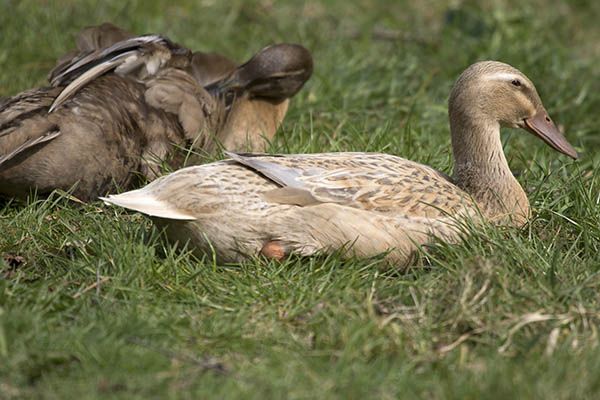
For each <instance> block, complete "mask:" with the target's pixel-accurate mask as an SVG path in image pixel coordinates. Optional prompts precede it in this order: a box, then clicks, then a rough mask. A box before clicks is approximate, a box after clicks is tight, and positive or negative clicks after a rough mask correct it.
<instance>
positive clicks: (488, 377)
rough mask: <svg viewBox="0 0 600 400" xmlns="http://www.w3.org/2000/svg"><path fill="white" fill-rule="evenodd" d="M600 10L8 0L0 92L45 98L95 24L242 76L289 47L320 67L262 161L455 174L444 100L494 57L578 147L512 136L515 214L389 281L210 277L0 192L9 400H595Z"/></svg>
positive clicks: (177, 254)
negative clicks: (242, 67)
mask: <svg viewBox="0 0 600 400" xmlns="http://www.w3.org/2000/svg"><path fill="white" fill-rule="evenodd" d="M555 3H556V4H555ZM598 18H600V3H599V2H597V1H586V0H579V1H574V2H569V3H567V2H564V3H563V4H560V3H558V2H553V3H552V4H551V3H550V2H546V1H544V0H535V1H532V2H522V1H517V0H499V1H494V2H491V1H490V2H488V3H485V4H482V3H481V2H470V1H451V2H447V3H446V2H436V1H431V0H429V1H422V2H416V1H389V2H383V1H381V2H378V1H375V0H362V1H355V2H348V1H343V0H333V1H330V2H318V1H305V2H300V1H298V2H292V1H289V2H274V1H271V0H262V1H251V2H248V1H242V0H239V1H231V2H228V1H216V0H202V1H199V0H185V1H179V2H174V1H168V0H144V1H142V0H139V1H123V0H110V1H103V2H96V1H92V0H83V1H67V0H57V1H38V0H0V27H1V28H0V96H9V95H12V94H15V93H18V92H19V91H22V90H25V89H27V88H30V87H34V86H39V85H44V84H45V79H46V73H47V71H48V70H49V69H50V68H51V66H52V65H53V64H54V62H55V60H56V58H57V57H58V56H59V55H61V54H63V53H64V52H66V51H68V50H70V49H71V48H72V47H73V43H74V40H73V38H74V34H75V33H76V32H77V31H78V30H79V29H81V28H82V27H85V26H88V25H92V24H96V23H100V22H103V21H111V22H113V23H115V24H117V25H121V26H123V27H125V28H128V29H129V30H131V31H134V32H138V33H148V32H158V33H164V34H166V35H168V36H169V37H170V38H172V39H173V40H175V41H177V42H180V43H182V44H184V45H186V46H188V47H190V48H193V49H197V50H218V51H220V52H222V53H224V54H226V55H228V56H231V57H233V58H235V59H237V60H240V61H241V60H244V59H245V58H247V57H249V56H250V55H251V54H252V53H254V52H256V51H257V50H259V49H260V48H261V47H263V46H264V45H266V44H269V43H273V42H278V41H291V42H298V43H302V44H304V45H305V46H306V47H308V48H309V49H310V50H311V51H312V52H313V55H314V59H315V72H314V75H313V77H312V78H311V80H310V81H309V82H308V84H307V85H306V87H305V88H304V89H303V90H302V91H301V92H300V93H299V94H298V95H297V96H296V97H295V98H294V99H293V102H292V105H291V107H290V111H289V113H288V115H287V118H286V121H285V123H284V126H283V127H282V129H281V130H280V132H279V133H278V134H277V137H276V140H275V142H274V143H273V145H272V148H271V151H273V152H318V151H325V150H327V151H348V150H352V151H382V152H388V153H391V154H397V155H401V156H403V157H406V158H410V159H413V160H416V161H419V162H422V163H425V164H429V165H432V166H434V167H436V168H438V169H439V170H442V171H444V172H447V173H450V172H451V165H452V159H451V149H450V147H449V143H450V140H449V134H448V127H447V106H446V99H447V96H448V93H449V90H450V87H451V85H452V83H453V81H454V79H456V77H457V76H458V74H459V73H460V72H461V71H462V70H463V69H464V68H466V66H468V65H469V64H471V63H472V62H475V61H477V60H483V59H497V60H502V61H505V62H508V63H510V64H512V65H514V66H515V67H517V68H519V69H520V70H522V71H523V72H525V73H526V74H527V75H528V76H529V77H530V78H531V79H532V80H533V82H534V83H535V84H536V85H537V88H538V90H539V92H540V95H541V97H542V99H543V100H544V103H545V105H546V107H547V109H548V111H549V112H550V114H551V115H552V117H553V119H554V120H555V121H556V122H557V123H559V124H560V125H561V127H562V128H564V131H565V133H566V136H567V138H568V139H569V141H571V143H573V144H574V145H575V147H576V148H577V150H578V151H579V152H580V154H581V158H580V160H578V161H571V160H569V159H567V157H565V156H561V155H558V154H557V153H556V152H553V151H552V150H551V149H550V148H549V147H548V146H546V145H544V144H543V143H542V142H541V141H539V140H536V139H535V138H534V137H532V136H531V135H529V134H527V133H525V132H523V131H517V130H509V129H507V130H505V132H504V135H503V139H504V143H505V150H506V153H507V158H508V160H509V163H510V164H511V168H512V169H513V170H514V171H515V173H516V174H518V179H519V181H520V182H521V184H522V185H523V186H524V188H525V189H526V191H527V192H528V194H529V197H530V200H531V203H532V206H533V211H534V214H533V218H532V220H531V221H530V223H529V224H528V225H526V226H525V227H524V228H522V229H502V228H494V227H491V226H488V227H483V228H480V229H478V230H477V231H473V232H472V233H471V235H470V236H469V237H468V239H467V240H465V241H464V243H462V244H459V245H453V246H450V245H445V244H443V243H439V245H437V246H434V247H433V248H431V249H429V250H428V251H427V253H426V254H423V255H422V257H420V260H419V261H418V263H417V265H416V266H415V268H413V269H411V270H410V271H404V272H403V271H398V270H397V269H394V268H393V267H389V266H386V265H385V264H384V263H383V262H382V261H381V260H380V259H371V260H350V261H340V259H339V257H337V256H335V255H334V256H330V257H320V258H311V259H297V258H294V259H290V260H288V261H286V262H284V263H276V262H272V263H267V262H264V261H259V260H257V261H255V262H248V263H245V264H243V265H233V266H222V265H216V264H214V263H213V262H212V261H211V259H210V257H209V258H207V259H204V260H198V259H196V258H194V257H193V256H192V255H190V254H188V253H186V252H181V251H176V250H175V249H173V248H171V247H169V246H168V245H165V244H164V243H163V242H162V241H161V240H160V234H159V232H157V231H156V230H155V229H154V228H153V227H152V225H151V224H150V222H149V221H148V220H147V219H146V218H144V217H142V216H140V215H137V214H132V213H127V212H125V211H121V210H117V209H115V208H111V207H106V206H104V205H103V204H102V203H100V202H94V203H91V204H87V205H81V204H78V203H76V202H73V201H70V200H69V199H68V198H66V197H65V196H61V195H60V194H56V195H53V196H52V197H50V198H49V199H47V200H34V199H33V200H31V201H30V202H29V203H28V204H23V203H17V202H7V201H5V202H3V203H1V205H0V232H1V234H0V253H1V254H2V259H3V261H0V398H1V399H19V398H48V399H67V398H103V397H109V398H123V399H134V398H144V399H146V398H244V399H246V398H294V399H297V398H389V399H392V398H403V397H404V398H415V397H417V398H428V399H430V398H433V399H463V398H469V399H479V398H508V397H509V396H510V397H518V398H549V399H555V398H556V399H561V398H564V399H584V398H598V396H599V394H600V374H599V373H598V371H600V347H599V346H598V345H599V342H600V338H599V336H598V335H599V329H600V205H599V203H600V156H599V155H598V153H597V150H599V149H600V135H598V125H599V120H598V116H599V110H600V69H599V68H598V64H599V62H600V26H599V25H598Z"/></svg>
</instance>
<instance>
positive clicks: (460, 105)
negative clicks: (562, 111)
mask: <svg viewBox="0 0 600 400" xmlns="http://www.w3.org/2000/svg"><path fill="white" fill-rule="evenodd" d="M449 112H450V118H451V121H452V122H453V123H455V124H456V123H466V122H467V121H468V120H471V121H473V120H475V121H476V123H498V124H500V125H501V126H506V127H512V128H522V129H525V130H527V131H529V132H530V133H533V134H534V135H535V136H537V137H539V138H540V139H542V140H543V141H544V142H546V143H547V144H548V145H550V147H552V148H553V149H555V150H557V151H559V152H561V153H563V154H566V155H568V156H569V157H572V158H577V152H576V151H575V149H574V148H573V146H571V145H570V144H569V142H567V140H566V139H565V137H564V136H563V135H562V133H560V131H559V130H558V128H557V127H556V125H555V124H554V122H552V119H550V116H549V115H548V112H547V111H546V109H545V107H544V105H543V104H542V100H541V99H540V96H539V95H538V93H537V90H536V89H535V86H534V85H533V83H532V82H531V81H530V80H529V78H527V77H526V76H525V75H524V74H523V73H522V72H521V71H519V70H518V69H516V68H514V67H512V66H510V65H508V64H504V63H501V62H498V61H482V62H478V63H475V64H473V65H471V66H470V67H469V68H467V69H466V70H465V71H464V72H463V73H462V74H461V75H460V77H459V78H458V80H457V81H456V83H455V85H454V87H453V89H452V92H451V94H450V100H449Z"/></svg>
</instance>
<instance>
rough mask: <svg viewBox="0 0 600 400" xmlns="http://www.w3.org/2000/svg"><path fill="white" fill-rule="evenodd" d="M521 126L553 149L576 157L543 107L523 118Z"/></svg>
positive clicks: (575, 153) (575, 152)
mask: <svg viewBox="0 0 600 400" xmlns="http://www.w3.org/2000/svg"><path fill="white" fill-rule="evenodd" d="M523 122H524V123H523V125H522V128H523V129H526V130H528V131H529V132H531V133H533V134H534V135H535V136H537V137H539V138H540V139H542V140H543V141H544V142H546V143H547V144H548V145H550V147H552V148H553V149H554V150H556V151H558V152H560V153H563V154H566V155H567V156H569V157H571V158H573V159H577V158H578V157H579V156H578V155H577V151H575V149H574V148H573V146H571V144H570V143H569V142H567V139H566V138H565V137H564V136H563V134H562V133H560V131H559V130H558V128H557V127H556V125H554V122H552V120H551V119H550V117H549V116H548V112H546V110H544V109H543V108H542V109H541V110H539V111H538V112H537V113H536V114H535V115H534V116H533V117H531V118H525V120H523Z"/></svg>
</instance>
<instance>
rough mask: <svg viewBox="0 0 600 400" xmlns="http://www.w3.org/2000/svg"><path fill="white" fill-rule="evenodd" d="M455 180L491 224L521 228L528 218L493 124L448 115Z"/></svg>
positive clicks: (522, 195)
mask: <svg viewBox="0 0 600 400" xmlns="http://www.w3.org/2000/svg"><path fill="white" fill-rule="evenodd" d="M450 120H451V122H450V129H451V132H452V150H453V153H454V162H455V164H454V179H455V181H456V183H457V185H458V186H460V187H461V188H462V189H463V190H465V191H466V192H467V193H469V194H470V195H471V196H472V197H473V198H474V199H475V201H476V202H477V203H478V205H479V207H480V209H481V211H482V212H483V213H484V215H485V216H486V217H488V218H490V219H491V220H493V221H498V222H503V223H506V222H508V223H511V224H515V225H521V224H523V223H524V222H525V220H526V219H527V218H528V216H529V201H528V199H527V195H526V194H525V191H524V190H523V188H521V185H519V182H518V181H517V180H516V179H515V177H514V176H513V174H512V172H511V170H510V168H509V166H508V162H507V161H506V157H505V156H504V151H503V149H502V142H501V140H500V125H499V124H498V122H496V121H489V120H486V119H485V118H476V117H475V118H473V117H469V116H462V117H460V116H451V119H450Z"/></svg>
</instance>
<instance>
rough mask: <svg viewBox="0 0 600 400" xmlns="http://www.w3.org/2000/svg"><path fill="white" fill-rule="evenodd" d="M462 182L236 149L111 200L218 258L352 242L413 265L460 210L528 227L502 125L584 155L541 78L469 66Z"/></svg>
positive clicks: (458, 139)
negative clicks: (554, 114)
mask: <svg viewBox="0 0 600 400" xmlns="http://www.w3.org/2000/svg"><path fill="white" fill-rule="evenodd" d="M449 115H450V130H451V134H452V146H453V151H454V157H455V167H454V177H453V179H451V178H449V177H447V176H446V175H444V174H442V173H440V172H438V171H436V170H434V169H432V168H430V167H428V166H425V165H422V164H418V163H416V162H413V161H409V160H405V159H403V158H400V157H396V156H392V155H387V154H370V153H324V154H301V155H282V156H267V155H251V154H243V155H242V154H232V153H230V154H229V156H230V157H231V159H230V160H224V161H219V162H214V163H211V164H206V165H202V166H196V167H189V168H184V169H181V170H179V171H176V172H174V173H172V174H170V175H167V176H164V177H162V178H160V179H157V180H156V181H154V182H152V183H151V184H149V185H147V186H146V187H144V188H142V189H139V190H134V191H131V192H127V193H123V194H120V195H114V196H109V197H108V198H105V199H103V200H104V201H106V202H107V203H111V204H115V205H118V206H121V207H125V208H128V209H131V210H136V211H139V212H142V213H145V214H147V215H150V216H152V217H153V220H154V221H155V222H156V224H157V225H158V226H159V227H161V228H162V227H166V233H167V236H168V237H169V238H170V239H171V241H173V242H178V243H186V242H190V244H191V246H192V248H194V249H196V250H198V253H199V254H202V253H206V252H211V251H212V250H214V252H215V253H216V256H217V257H218V260H219V261H221V262H239V261H241V260H244V259H247V258H249V257H253V256H257V255H259V254H262V255H265V256H267V257H272V258H282V257H285V256H286V255H288V254H292V253H296V254H300V255H312V254H315V253H319V252H329V251H332V250H337V249H340V248H343V247H344V246H347V247H349V248H350V251H349V252H346V253H345V254H349V255H355V256H359V257H367V256H373V255H376V254H379V253H383V252H388V253H387V256H386V257H387V259H388V260H389V261H391V262H393V263H396V264H398V265H406V264H407V263H408V262H409V260H410V259H411V254H412V253H413V252H414V250H415V249H417V247H418V246H419V245H423V244H427V243H430V242H431V240H432V238H433V236H437V237H441V238H443V239H445V240H447V241H450V242H452V241H456V240H457V239H458V238H459V237H460V233H459V232H460V229H459V225H460V224H461V220H462V218H469V219H471V220H473V221H481V220H482V218H483V219H487V220H490V221H492V222H494V223H497V224H505V225H513V226H519V225H522V224H523V223H524V222H525V221H526V220H527V218H528V216H529V202H528V200H527V196H526V195H525V192H524V191H523V189H522V188H521V186H520V185H519V183H518V182H517V180H516V179H515V178H514V177H513V175H512V173H511V171H510V169H509V167H508V163H507V161H506V158H505V156H504V153H503V151H502V144H501V141H500V127H501V126H509V127H520V128H524V129H526V130H528V131H530V132H532V133H534V134H535V135H536V136H538V137H540V138H541V139H542V140H544V141H545V142H546V143H548V144H549V145H550V146H551V147H553V148H554V149H555V150H557V151H559V152H561V153H564V154H566V155H568V156H570V157H573V158H576V157H577V153H576V152H575V150H574V149H573V147H571V145H570V144H569V143H568V142H567V141H566V139H565V138H564V137H563V136H562V134H561V133H560V132H559V131H558V129H557V128H556V126H555V125H554V123H553V122H552V121H551V120H550V118H549V117H548V114H547V112H546V110H545V108H544V106H543V105H542V102H541V100H540V98H539V96H538V94H537V92H536V89H535V87H534V85H533V84H532V83H531V81H530V80H529V79H527V77H526V76H525V75H523V74H522V73H521V72H519V71H518V70H516V69H515V68H513V67H511V66H509V65H507V64H503V63H500V62H495V61H485V62H479V63H476V64H474V65H472V66H470V67H469V68H468V69H467V70H466V71H465V72H464V73H463V74H462V75H461V76H460V78H459V79H458V81H457V82H456V84H455V85H454V88H453V90H452V93H451V95H450V101H449Z"/></svg>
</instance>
